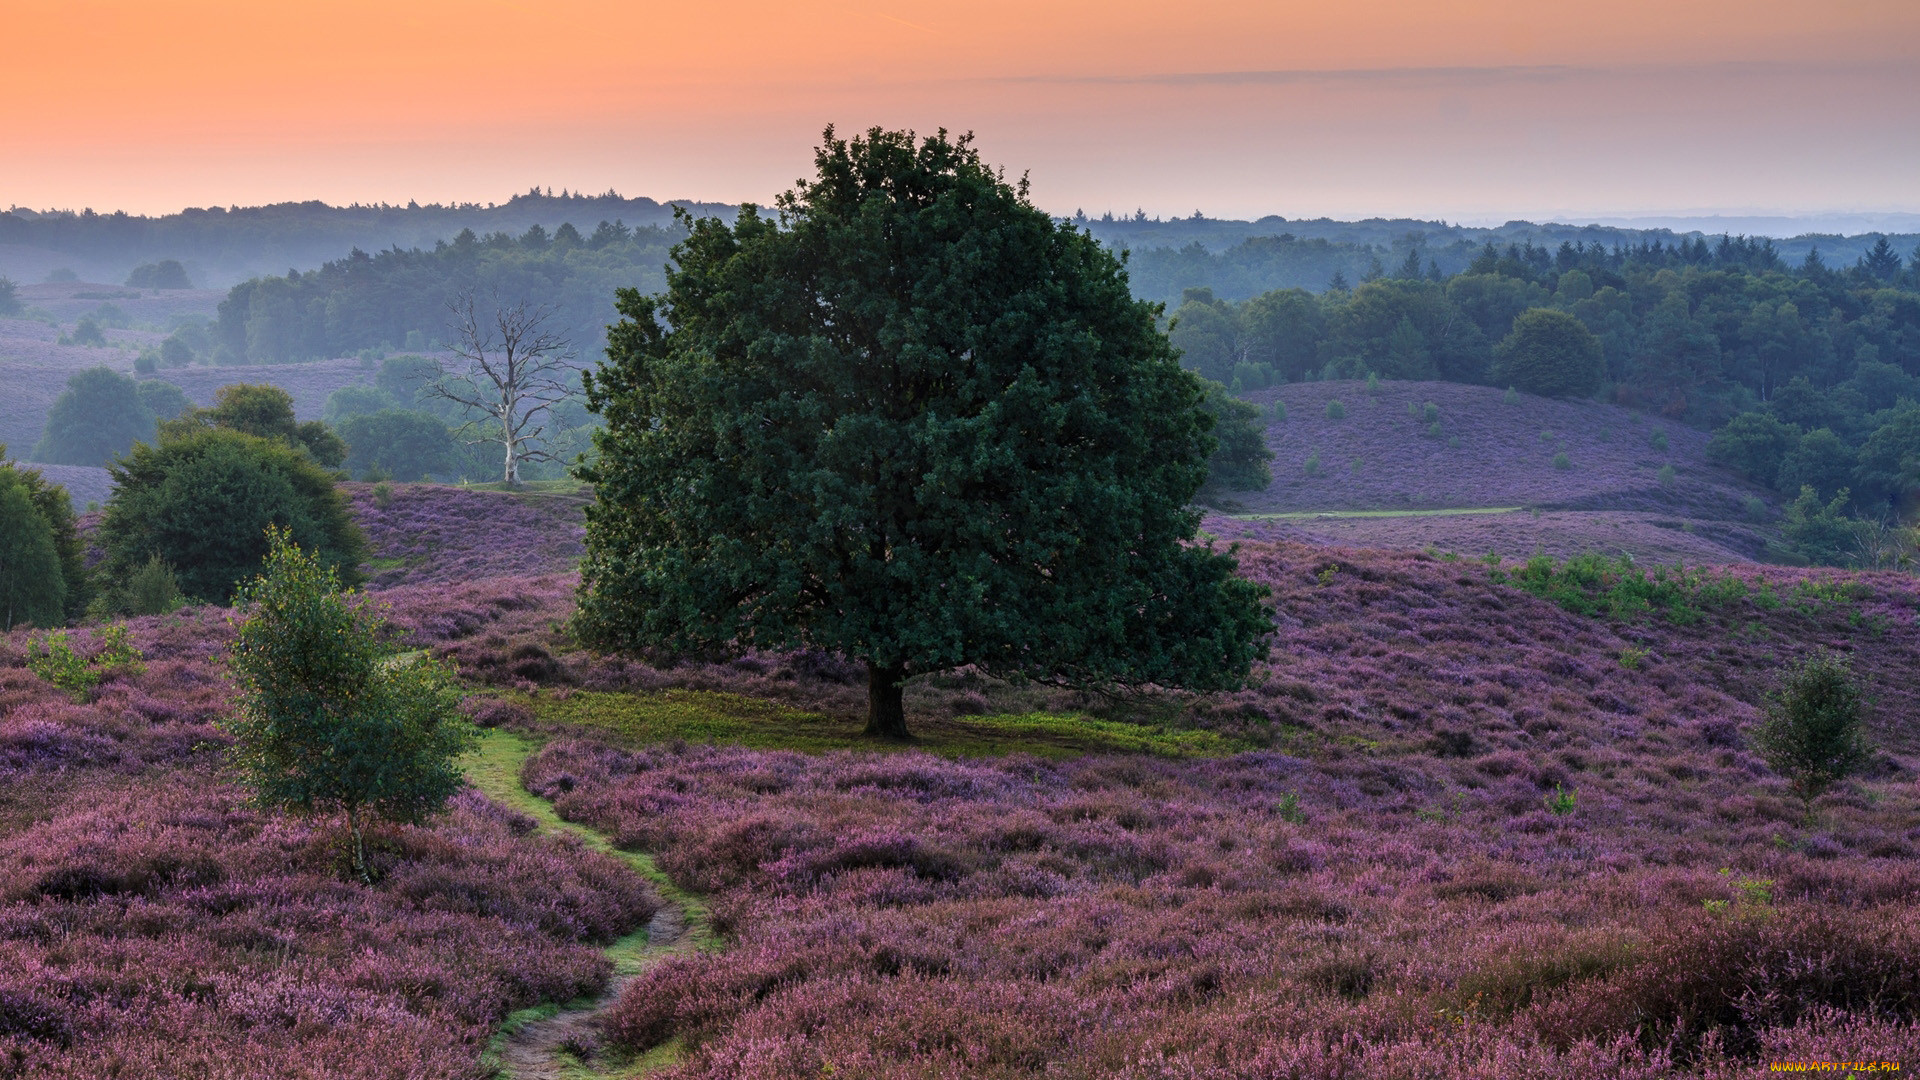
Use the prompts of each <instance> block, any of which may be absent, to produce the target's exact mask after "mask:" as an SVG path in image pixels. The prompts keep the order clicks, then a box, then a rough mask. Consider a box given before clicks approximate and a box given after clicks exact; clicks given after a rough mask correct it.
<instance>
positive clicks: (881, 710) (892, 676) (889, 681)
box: [867, 660, 912, 742]
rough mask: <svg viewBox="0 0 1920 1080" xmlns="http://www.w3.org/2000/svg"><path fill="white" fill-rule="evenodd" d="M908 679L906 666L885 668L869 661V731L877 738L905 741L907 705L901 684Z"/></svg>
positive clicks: (907, 737) (908, 737)
mask: <svg viewBox="0 0 1920 1080" xmlns="http://www.w3.org/2000/svg"><path fill="white" fill-rule="evenodd" d="M906 681H907V669H906V668H905V667H904V666H902V665H897V664H896V665H895V666H893V667H881V666H879V665H878V664H875V663H874V662H873V661H871V660H869V661H867V734H868V735H869V736H872V737H874V738H877V739H892V740H895V741H898V742H905V741H907V740H908V739H910V738H912V736H910V735H908V734H907V707H906V703H905V701H903V700H902V698H901V689H902V687H901V684H902V683H904V682H906Z"/></svg>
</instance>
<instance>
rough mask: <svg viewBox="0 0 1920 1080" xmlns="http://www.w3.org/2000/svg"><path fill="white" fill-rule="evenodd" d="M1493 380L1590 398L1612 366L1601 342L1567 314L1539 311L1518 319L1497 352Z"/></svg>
mask: <svg viewBox="0 0 1920 1080" xmlns="http://www.w3.org/2000/svg"><path fill="white" fill-rule="evenodd" d="M1492 374H1493V379H1494V381H1495V382H1496V383H1506V384H1507V385H1509V386H1517V387H1519V388H1520V389H1522V390H1525V391H1526V392H1527V393H1529V394H1539V395H1541V396H1542V397H1585V396H1586V395H1588V394H1591V393H1593V392H1594V391H1595V390H1598V389H1600V382H1601V380H1603V379H1605V378H1606V375H1607V365H1606V359H1605V357H1604V355H1603V354H1602V353H1601V351H1600V339H1599V338H1597V337H1594V336H1593V331H1591V330H1589V329H1587V326H1586V324H1585V323H1583V322H1581V321H1580V320H1579V319H1577V318H1574V317H1573V316H1572V315H1569V314H1567V313H1566V312H1564V311H1555V310H1553V309H1552V308H1533V309H1531V310H1528V311H1523V312H1521V313H1520V314H1519V315H1517V316H1515V317H1514V320H1513V331H1512V332H1511V333H1509V334H1508V335H1507V336H1506V339H1505V340H1503V341H1501V342H1500V345H1499V347H1498V348H1496V349H1495V350H1494V358H1493V372H1492Z"/></svg>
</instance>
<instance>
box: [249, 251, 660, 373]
mask: <svg viewBox="0 0 1920 1080" xmlns="http://www.w3.org/2000/svg"><path fill="white" fill-rule="evenodd" d="M684 235H685V234H684V232H683V231H682V230H679V229H677V228H663V227H660V226H643V227H641V228H638V229H630V228H628V227H626V226H625V225H623V224H619V223H616V222H607V221H602V222H601V223H600V225H599V226H598V227H597V228H596V229H595V230H594V231H593V232H592V233H591V234H588V235H584V236H583V235H582V234H581V233H580V231H579V230H578V229H576V228H574V226H573V225H571V224H563V225H561V226H560V227H559V228H558V229H556V230H554V231H553V232H552V233H551V234H549V233H548V232H547V230H546V229H545V228H544V227H542V226H540V225H534V226H532V227H530V228H529V229H528V230H527V231H526V232H525V233H523V234H521V235H520V236H518V237H515V236H511V235H509V234H507V233H504V232H496V233H491V234H489V235H486V236H480V235H477V234H475V233H474V232H473V231H472V230H471V229H467V230H462V231H461V232H460V234H459V235H458V236H455V237H454V238H453V240H452V241H451V242H448V241H441V242H439V243H436V244H434V245H433V246H432V247H431V248H412V249H407V250H402V249H399V248H390V249H388V250H386V251H382V252H379V253H377V254H372V255H369V254H367V253H366V252H364V251H361V250H359V249H357V248H356V249H355V250H354V251H353V252H352V253H351V254H350V255H348V256H347V257H346V258H344V259H336V260H333V261H332V262H328V263H326V264H324V265H322V266H321V267H320V268H319V269H318V270H314V271H311V272H309V273H305V274H301V273H298V272H289V273H288V274H286V275H285V276H275V277H263V278H255V279H253V280H251V281H247V282H244V283H242V284H240V285H236V286H234V287H233V289H232V291H231V292H230V293H229V294H228V296H227V298H226V299H225V300H223V301H221V303H220V314H219V320H218V322H217V323H216V324H215V326H214V327H213V336H212V342H211V350H212V353H211V359H213V360H214V361H216V362H224V363H242V362H254V363H262V362H264V363H278V362H288V361H295V360H305V359H310V358H317V357H333V356H350V355H353V354H355V353H357V352H360V351H361V350H364V349H375V350H381V351H393V350H395V349H400V348H408V349H415V350H419V349H425V348H429V347H431V346H432V345H433V344H434V343H436V342H438V341H444V340H446V338H447V329H446V328H447V323H448V321H449V318H450V314H449V310H448V305H449V304H451V303H452V302H453V301H454V300H455V299H456V298H457V297H459V296H460V295H462V294H463V293H468V292H471V293H473V294H474V295H475V296H476V298H478V299H479V300H481V301H482V302H485V301H486V300H487V299H488V298H490V297H493V296H498V297H500V298H501V299H502V300H503V301H504V302H507V303H514V302H518V301H520V300H522V299H525V300H530V301H532V302H534V303H538V304H544V305H547V306H548V307H550V308H552V309H553V314H552V318H551V320H550V325H551V327H552V328H553V329H555V330H557V331H560V332H561V333H563V334H565V335H566V336H567V337H568V339H569V340H571V341H572V342H573V344H574V346H575V347H576V348H577V349H578V350H579V352H580V353H581V355H583V356H587V357H592V356H595V355H597V354H598V353H599V350H600V347H601V342H602V339H603V337H604V334H605V327H606V325H607V324H608V323H610V322H612V321H613V320H614V318H615V315H614V310H613V299H614V290H616V289H619V288H626V287H634V288H638V289H640V290H641V291H643V292H652V291H655V290H658V289H659V288H661V287H662V286H663V285H664V284H665V278H664V277H663V276H662V268H663V267H664V266H665V264H666V261H667V253H668V250H669V249H670V248H671V247H672V246H673V244H674V243H675V242H676V241H677V240H678V239H679V238H680V237H681V236H684Z"/></svg>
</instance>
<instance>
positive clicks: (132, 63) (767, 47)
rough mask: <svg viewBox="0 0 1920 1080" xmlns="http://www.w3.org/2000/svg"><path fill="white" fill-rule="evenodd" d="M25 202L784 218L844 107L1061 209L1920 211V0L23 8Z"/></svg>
mask: <svg viewBox="0 0 1920 1080" xmlns="http://www.w3.org/2000/svg"><path fill="white" fill-rule="evenodd" d="M6 11H7V14H6V19H5V23H6V28H7V33H8V36H9V37H10V38H11V39H12V46H11V47H10V48H9V49H8V50H7V51H8V53H9V59H8V61H7V62H6V63H5V64H4V65H0V87H4V91H5V93H4V99H5V101H6V102H7V103H8V106H9V107H8V108H7V117H6V122H5V126H4V128H0V132H3V133H0V146H4V153H0V205H6V204H18V205H21V206H28V207H35V208H50V207H62V208H75V209H77V208H80V207H83V206H90V207H94V208H96V209H100V210H108V209H126V210H130V211H136V212H148V213H153V212H168V211H173V210H178V209H180V208H181V207H183V206H190V205H191V206H203V205H211V204H218V205H226V204H231V203H238V204H253V203H261V202H271V201H281V200H289V199H313V198H318V199H324V200H327V201H329V202H334V203H344V202H351V201H361V202H378V201H387V202H405V201H407V200H408V199H417V200H419V201H421V202H435V201H437V202H445V201H451V200H462V201H466V200H472V201H480V202H488V201H499V200H503V199H505V198H507V197H508V196H510V195H512V194H513V193H515V192H518V191H524V190H526V189H527V188H528V187H531V186H534V185H541V186H543V187H544V186H551V187H552V188H554V189H555V190H556V191H558V190H559V189H561V188H569V189H574V190H586V191H590V192H599V191H605V190H607V189H609V188H612V189H617V190H618V191H620V192H621V193H622V194H627V195H651V196H653V197H655V198H661V199H665V198H675V197H677V198H698V199H709V200H727V201H738V200H743V199H752V200H756V201H761V202H765V201H768V200H770V198H771V196H772V195H773V194H774V193H776V192H777V191H780V190H782V189H784V188H785V187H787V186H788V185H790V184H791V183H792V181H793V180H794V178H795V177H797V176H800V175H802V174H803V173H804V172H807V171H809V166H810V162H811V158H810V154H809V151H810V148H811V147H812V146H813V145H814V144H815V143H816V142H817V141H818V138H819V134H820V129H821V127H822V126H823V125H825V124H826V123H828V122H832V123H834V124H836V125H838V126H839V127H840V128H841V130H842V131H849V130H853V129H857V128H864V127H867V126H870V125H874V124H882V125H887V126H895V127H915V128H918V129H921V130H931V129H933V128H935V127H941V126H944V127H946V128H948V129H951V130H972V131H974V132H976V133H977V136H978V139H979V143H980V146H981V147H982V149H983V151H984V152H985V153H986V155H987V157H988V158H989V159H990V160H992V161H995V162H997V163H1000V164H1003V165H1005V166H1006V167H1007V168H1008V170H1009V172H1011V173H1016V174H1017V173H1019V172H1022V171H1027V172H1030V174H1031V176H1032V179H1033V189H1034V197H1035V199H1036V201H1037V202H1039V203H1040V205H1042V206H1044V207H1046V208H1048V209H1050V210H1053V211H1056V212H1060V213H1071V212H1072V211H1073V210H1074V209H1076V208H1084V209H1086V210H1087V211H1088V212H1089V213H1092V214H1095V215H1097V214H1099V213H1100V212H1102V211H1106V210H1112V211H1114V212H1115V213H1127V212H1131V211H1133V210H1134V209H1135V208H1136V207H1141V208H1144V209H1146V211H1147V212H1148V213H1149V214H1174V215H1185V214H1189V213H1192V212H1193V211H1194V210H1196V209H1198V210H1202V211H1204V212H1206V213H1207V214H1208V215H1210V216H1219V217H1254V216H1259V215H1262V214H1269V213H1279V214H1284V215H1286V216H1289V217H1305V216H1318V215H1322V214H1326V215H1332V216H1340V217H1352V216H1367V215H1375V214H1382V215H1385V214H1411V215H1418V216H1422V217H1443V218H1447V219H1449V220H1461V219H1467V220H1487V219H1492V220H1502V219H1505V218H1507V217H1518V216H1532V217H1537V218H1538V217H1559V218H1562V219H1571V218H1577V217H1582V216H1594V215H1622V214H1635V213H1647V212H1682V211H1684V212H1701V211H1708V212H1712V211H1719V212H1738V213H1753V212H1790V213H1805V212H1817V211H1838V210H1873V211H1920V117H1917V116H1916V113H1920V2H1917V0H1822V2H1819V3H1812V2H1807V0H1794V2H1786V0H1738V2H1736V0H1615V2H1612V3H1600V4H1574V5H1569V4H1548V3H1541V2H1539V0H1524V2H1514V0H1460V2H1444V0H1347V2H1344V3H1327V2H1325V0H1314V2H1311V3H1304V2H1294V0H1286V2H1272V3H1254V2H1244V0H1242V2H1225V0H1187V2H1182V3H1143V2H1136V0H1103V2H1099V3H1093V2H1080V0H1069V2H1053V3H1048V2H1035V0H973V2H969V3H964V4H962V3H950V4H941V3H922V2H908V0H887V2H882V0H852V2H845V3H809V2H807V0H793V2H782V3H773V2H767V0H741V2H737V3H732V4H726V5H717V4H686V3H681V4H672V5H668V4H656V3H644V2H642V3H636V2H621V3H614V2H600V0H546V2H539V3H535V2H517V0H469V2H450V0H384V2H380V3H373V2H366V0H351V2H339V3H326V2H321V3H312V4H302V5H285V4H270V3H259V2H258V0H249V2H247V3H234V2H227V0H195V2H176V3H164V2H152V0H149V2H132V0H60V2H47V0H8V3H7V5H6Z"/></svg>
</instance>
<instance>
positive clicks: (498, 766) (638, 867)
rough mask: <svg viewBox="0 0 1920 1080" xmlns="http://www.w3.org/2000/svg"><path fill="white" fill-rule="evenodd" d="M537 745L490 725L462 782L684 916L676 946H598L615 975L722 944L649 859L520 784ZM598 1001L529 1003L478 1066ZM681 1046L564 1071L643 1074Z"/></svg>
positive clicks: (494, 1063)
mask: <svg viewBox="0 0 1920 1080" xmlns="http://www.w3.org/2000/svg"><path fill="white" fill-rule="evenodd" d="M537 749H539V743H538V742H537V741H536V740H533V739H529V738H527V737H526V736H524V735H519V734H515V733H514V732H511V731H502V730H498V729H495V730H492V731H487V732H484V733H483V734H482V736H481V740H480V746H479V747H478V748H477V749H476V750H474V752H473V753H472V754H470V755H468V757H467V759H466V761H465V762H464V764H465V766H466V768H465V771H466V774H467V780H468V782H470V783H471V784H473V786H474V787H476V788H478V789H479V790H480V791H481V792H482V793H484V794H485V795H487V796H488V797H489V798H491V799H493V800H495V801H497V802H500V803H502V804H504V805H506V806H510V807H512V808H513V809H515V810H518V811H520V812H521V813H523V814H526V815H527V816H529V817H531V818H533V819H534V820H535V821H538V822H539V823H540V826H541V828H543V829H547V830H551V831H554V832H562V833H566V834H568V835H570V836H573V837H575V838H577V839H578V840H579V841H580V842H581V843H582V844H584V845H586V846H587V847H588V848H590V849H592V850H594V851H600V852H605V853H607V854H610V855H613V856H615V857H616V858H619V859H621V860H624V861H625V862H626V863H627V865H629V866H631V867H632V868H633V870H634V872H635V873H638V874H639V875H640V876H642V877H644V878H646V879H647V880H648V881H651V882H652V883H653V885H654V887H655V888H656V889H657V890H658V891H659V892H660V894H661V898H662V899H663V900H665V901H666V902H667V903H669V904H675V905H678V906H679V908H680V909H681V911H682V913H683V915H684V918H685V920H686V933H687V936H686V937H685V938H683V939H682V944H679V945H669V946H658V945H653V944H651V943H649V942H648V940H647V932H646V930H644V929H641V930H636V931H634V932H633V933H631V934H628V935H627V936H625V937H623V938H621V939H620V940H618V941H616V942H614V943H613V944H612V945H609V946H607V947H606V949H604V950H602V951H603V952H604V953H605V955H606V957H607V959H609V960H611V961H613V970H614V973H615V974H616V975H635V974H638V973H640V972H641V971H643V970H644V969H645V968H646V967H647V966H648V965H650V964H652V963H654V962H656V961H658V960H659V959H660V958H661V957H662V956H665V955H667V954H669V953H672V952H677V951H681V950H682V949H683V948H685V947H692V948H696V949H700V950H703V951H715V950H718V949H719V948H720V947H721V944H722V943H721V941H720V939H719V938H718V937H716V936H715V935H714V933H713V930H712V928H711V925H710V920H709V919H708V917H707V907H706V905H705V904H704V903H702V902H701V900H700V898H699V897H697V896H694V895H693V894H691V893H688V892H686V891H685V890H683V889H681V888H679V887H678V886H676V885H674V883H673V882H672V881H671V880H669V879H668V878H667V875H666V874H664V873H662V872H661V870H660V868H659V867H658V866H656V865H654V862H653V858H652V857H651V856H649V855H646V854H643V853H641V852H635V851H621V850H619V849H617V848H615V847H614V846H613V844H612V843H610V842H609V841H608V840H607V838H606V837H605V836H602V835H601V834H600V833H598V832H595V831H594V830H592V829H589V828H587V827H586V826H584V825H576V824H574V823H573V822H570V821H566V820H564V819H562V818H561V817H560V815H559V814H558V813H556V812H555V811H554V809H553V804H552V803H549V802H547V801H546V800H545V799H542V798H540V797H539V796H537V795H534V794H533V793H532V792H530V791H528V790H527V789H526V788H524V787H522V786H521V784H520V769H521V767H522V766H523V765H525V764H526V760H527V758H528V757H529V756H530V755H531V754H532V753H533V752H534V751H535V750H537ZM598 1004H599V1003H598V1002H596V1001H594V1000H592V999H582V1000H579V1001H569V1002H567V1003H565V1004H560V1003H556V1002H551V1001H549V1002H542V1003H541V1004H539V1005H534V1006H532V1007H530V1008H525V1009H521V1010H519V1011H517V1012H514V1013H512V1014H510V1015H508V1017H507V1018H506V1020H505V1021H503V1022H502V1023H501V1025H500V1028H499V1030H498V1031H496V1032H495V1034H494V1037H493V1038H492V1040H490V1041H489V1042H488V1045H487V1048H486V1050H485V1051H483V1052H482V1054H481V1059H480V1060H481V1065H482V1067H483V1068H498V1067H499V1063H500V1049H501V1047H502V1046H504V1045H505V1043H506V1040H508V1039H510V1038H512V1036H513V1035H514V1033H515V1032H517V1031H519V1030H520V1029H521V1028H523V1027H525V1026H526V1025H528V1024H531V1023H535V1022H538V1021H541V1020H545V1019H548V1018H550V1017H552V1016H554V1015H556V1014H558V1013H560V1012H562V1011H566V1010H577V1009H588V1008H593V1007H595V1006H596V1005H598ZM681 1053H682V1051H681V1046H680V1044H679V1042H678V1041H677V1040H676V1041H674V1042H672V1043H669V1044H668V1045H666V1046H662V1047H656V1048H655V1049H654V1050H652V1051H650V1052H648V1053H647V1054H644V1055H642V1056H640V1057H638V1058H635V1059H632V1060H626V1061H612V1062H609V1063H608V1064H609V1065H610V1069H608V1070H602V1069H597V1068H595V1067H593V1066H591V1065H589V1064H586V1063H583V1062H577V1061H568V1062H566V1063H564V1065H565V1067H566V1070H567V1071H566V1075H567V1076H568V1077H570V1078H577V1080H602V1078H608V1080H611V1078H614V1077H622V1078H624V1077H637V1076H644V1075H646V1074H648V1073H650V1072H653V1071H655V1070H657V1069H661V1068H664V1067H666V1066H668V1065H671V1064H674V1063H675V1062H676V1061H678V1060H679V1058H680V1056H681Z"/></svg>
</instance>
